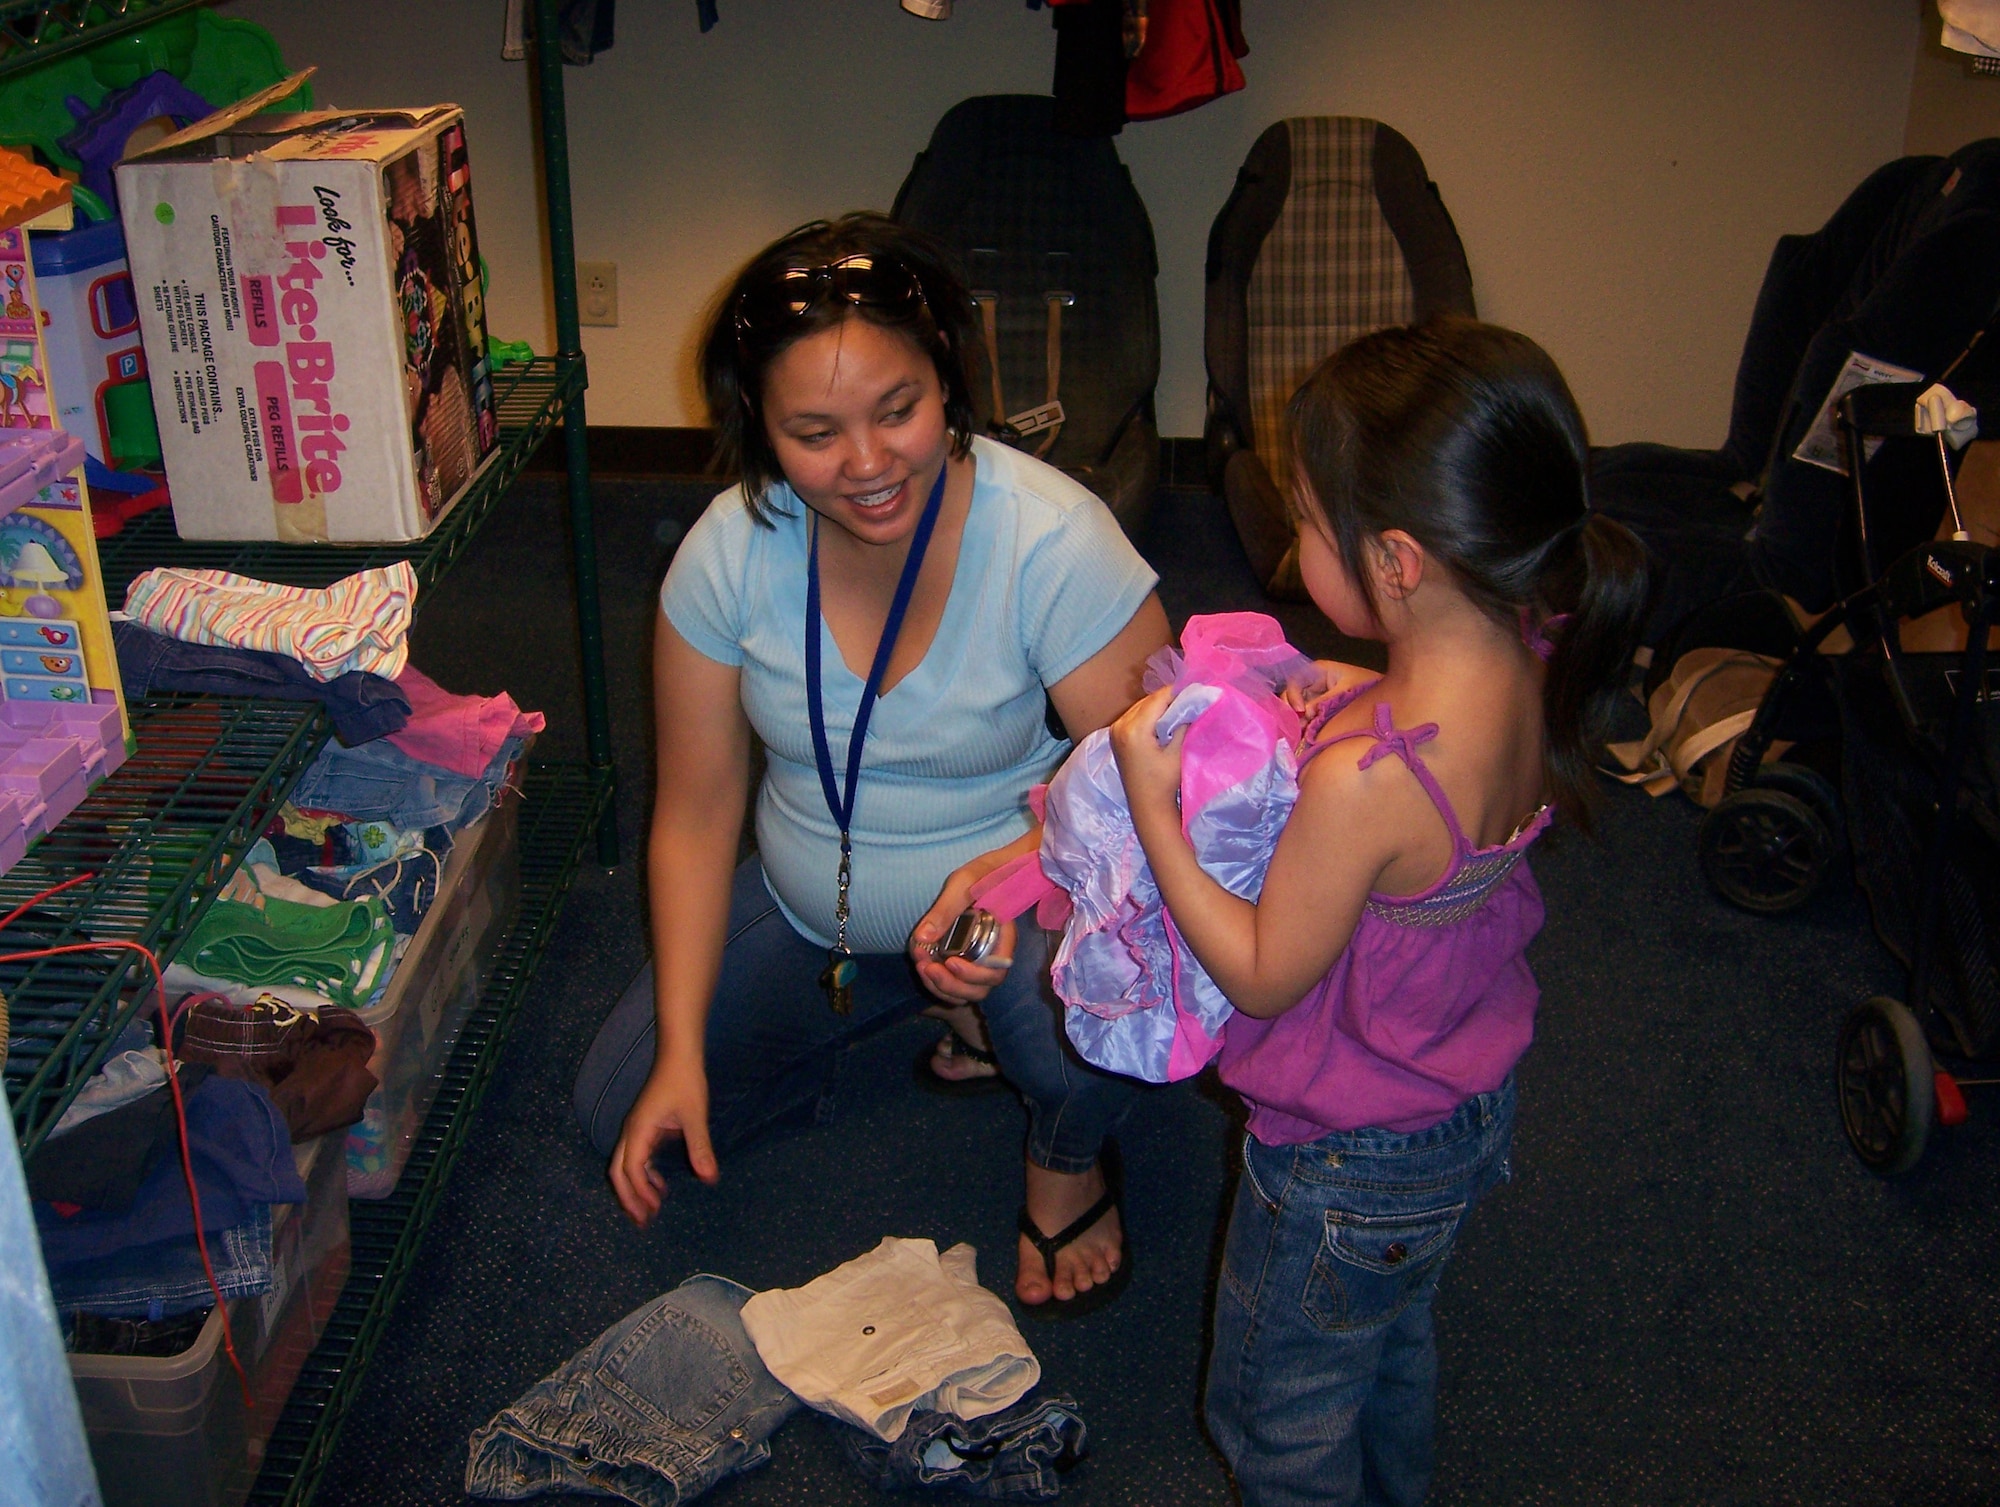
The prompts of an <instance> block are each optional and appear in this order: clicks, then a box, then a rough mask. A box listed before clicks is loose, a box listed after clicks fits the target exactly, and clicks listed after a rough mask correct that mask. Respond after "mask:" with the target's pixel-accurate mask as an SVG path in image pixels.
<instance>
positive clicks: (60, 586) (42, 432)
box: [0, 429, 131, 872]
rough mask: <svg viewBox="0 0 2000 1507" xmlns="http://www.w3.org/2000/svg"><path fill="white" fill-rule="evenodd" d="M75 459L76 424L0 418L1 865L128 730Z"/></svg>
mask: <svg viewBox="0 0 2000 1507" xmlns="http://www.w3.org/2000/svg"><path fill="white" fill-rule="evenodd" d="M82 465H83V441H82V440H80V439H78V438H77V437H76V436H75V435H73V434H65V433H63V432H62V431H61V430H49V429H0V872H5V871H6V870H7V869H8V868H11V867H12V866H13V865H14V863H15V862H16V861H17V860H18V859H19V858H20V856H21V854H22V853H23V852H24V851H25V850H26V848H27V845H28V844H29V843H30V842H32V841H34V840H35V839H36V838H38V837H40V836H41V835H42V834H43V833H45V832H47V831H48V829H49V828H50V827H53V826H54V825H55V824H56V823H57V822H59V821H61V820H62V818H63V817H65V816H67V815H69V813H70V812H71V811H73V810H75V809H76V805H77V803H78V802H79V801H81V800H82V799H83V797H84V793H85V792H86V791H87V790H88V789H89V788H90V787H91V786H92V785H94V784H96V783H97V781H98V780H100V779H102V778H103V777H104V776H105V775H107V774H109V773H111V771H112V770H114V769H116V768H117V767H118V766H119V765H120V764H122V763H124V762H125V755H126V751H127V748H128V746H129V740H130V737H131V728H130V726H129V725H128V723H127V722H126V719H125V693H124V689H123V686H122V684H121V682H120V680H119V677H118V656H117V653H116V651H115V650H114V649H113V648H112V644H111V619H110V616H109V614H108V613H107V612H106V611H105V605H104V577H103V573H102V571H101V570H100V569H99V567H98V563H97V539H96V536H95V535H94V534H93V533H92V532H91V527H90V508H89V505H88V501H87V497H88V494H87V493H86V492H85V491H84V489H83V484H82V482H81V481H80V480H79V478H78V476H77V472H78V471H79V470H80V469H81V467H82Z"/></svg>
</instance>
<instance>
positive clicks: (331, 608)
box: [125, 560, 417, 680]
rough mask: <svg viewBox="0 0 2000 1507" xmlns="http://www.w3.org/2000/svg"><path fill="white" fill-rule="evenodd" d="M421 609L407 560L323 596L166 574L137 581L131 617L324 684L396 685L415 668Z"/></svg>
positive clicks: (235, 579) (322, 591)
mask: <svg viewBox="0 0 2000 1507" xmlns="http://www.w3.org/2000/svg"><path fill="white" fill-rule="evenodd" d="M416 600H417V573H416V571H414V570H413V569H411V567H410V563H409V561H407V560H398V561H397V562H396V563H395V564H394V565H387V566H383V567H380V568H378V569H375V570H364V571H359V572H357V573H356V574H354V575H351V576H348V577H346V578H345V579H344V580H339V581H335V582H334V583H333V584H332V585H331V586H325V587H317V588H314V587H306V586H280V585H277V584H275V583H273V582H270V581H258V580H253V579H252V578H251V577H249V576H239V575H233V574H231V573H230V572H229V571H226V570H184V569H180V568H177V567H174V566H165V565H163V566H159V567H157V568H155V569H153V570H149V571H146V572H145V573H144V574H142V575H140V576H138V577H136V578H135V579H134V580H133V582H132V584H131V586H130V587H129V588H127V590H126V592H125V612H126V615H127V616H129V617H130V618H131V619H132V620H133V621H134V622H136V623H139V624H140V625H141V626H143V627H146V628H150V629H152V631H153V632H155V633H162V634H165V635H166V636H167V637H169V638H177V639H180V640H182V641H183V642H186V643H194V644H212V645H219V646H222V647H225V648H232V649H259V650H262V651H264V652H265V653H268V654H284V655H288V656H290V657H291V658H293V659H296V660H297V661H298V662H299V663H300V664H302V665H304V666H305V668H306V672H307V673H308V674H310V675H312V676H313V677H314V678H315V679H317V680H335V679H338V678H339V677H340V676H342V675H345V674H347V673H348V672H349V671H350V670H366V671H367V672H368V673H370V674H371V675H386V676H388V677H389V678H391V679H394V678H395V677H396V676H397V675H399V674H401V673H402V670H403V667H404V665H406V664H408V663H409V659H410V618H411V615H412V613H413V612H414V610H415V607H416Z"/></svg>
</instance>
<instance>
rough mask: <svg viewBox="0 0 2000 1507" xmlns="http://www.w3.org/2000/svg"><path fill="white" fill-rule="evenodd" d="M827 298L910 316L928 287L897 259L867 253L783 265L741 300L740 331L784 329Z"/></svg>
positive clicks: (757, 331) (737, 303)
mask: <svg viewBox="0 0 2000 1507" xmlns="http://www.w3.org/2000/svg"><path fill="white" fill-rule="evenodd" d="M828 298H835V299H838V300H840V301H841V302H842V303H845V304H851V305H853V306H854V307H855V308H859V309H886V310H894V311H897V312H910V311H914V310H916V309H919V308H921V307H922V306H923V302H924V289H923V284H921V283H920V282H918V281H917V275H916V273H914V272H912V271H911V270H910V269H909V268H908V267H905V266H904V265H903V264H902V263H901V262H899V261H897V260H896V259H895V258H894V257H889V256H876V255H874V254H872V253H870V252H866V251H862V252H856V253H855V254H853V255H852V256H843V257H841V258H839V259H838V260H837V261H831V262H827V263H824V264H823V265H821V266H818V267H783V268H780V269H779V270H778V271H777V272H775V273H773V274H772V275H770V276H769V277H767V278H765V279H763V280H762V281H761V282H757V283H753V284H751V285H750V286H749V287H747V288H745V289H744V290H743V291H742V293H740V294H739V295H738V296H737V299H736V330H737V333H738V334H767V333H769V332H771V331H773V330H777V329H781V328H782V327H784V326H785V325H787V324H789V323H791V321H793V320H794V319H798V318H801V317H803V316H804V315H805V314H806V312H807V311H808V310H810V309H811V308H812V307H813V306H814V305H815V304H818V303H821V302H823V301H824V300H826V299H828Z"/></svg>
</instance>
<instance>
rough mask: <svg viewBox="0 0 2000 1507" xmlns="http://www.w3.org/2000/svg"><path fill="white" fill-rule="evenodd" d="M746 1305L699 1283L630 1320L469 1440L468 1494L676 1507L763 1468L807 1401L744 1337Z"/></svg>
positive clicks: (735, 1288) (705, 1281)
mask: <svg viewBox="0 0 2000 1507" xmlns="http://www.w3.org/2000/svg"><path fill="white" fill-rule="evenodd" d="M749 1297H750V1289H749V1288H747V1287H743V1286H740V1285H738V1284H737V1283H735V1282H730V1281H727V1280H726V1279H724V1278H722V1277H711V1276H706V1275H702V1276H693V1277H689V1278H688V1279H687V1281H685V1282H683V1283H681V1285H680V1286H679V1287H676V1288H675V1289H674V1290H673V1291H672V1292H669V1293H666V1294H664V1295H662V1296H660V1297H658V1298H655V1299H653V1301H652V1302H650V1303H647V1304H645V1305H644V1306H643V1307H641V1308H637V1309H635V1310H633V1311H632V1312H631V1313H628V1314H626V1315H625V1317H624V1318H622V1319H620V1320H619V1321H618V1322H617V1323H615V1324H613V1325H612V1326H611V1327H610V1328H609V1329H607V1330H605V1331H604V1333H602V1334H600V1335H599V1336H598V1337H597V1338H596V1339H595V1340H593V1341H592V1342H591V1343H590V1344H588V1345H586V1346H585V1347H584V1348H583V1349H582V1350H580V1351H578V1352H577V1353H576V1354H575V1355H573V1356H571V1357H570V1358H569V1359H568V1360H566V1361H564V1362H563V1363H562V1365H560V1366H558V1367H557V1368H556V1369H555V1370H554V1371H553V1372H551V1373H550V1374H549V1375H548V1376H546V1377H544V1378H543V1379H542V1380H540V1381H538V1382H536V1383H535V1385H534V1386H532V1387H530V1388H529V1389H528V1390H527V1391H526V1392H524V1393H523V1394H522V1395H521V1396H520V1397H518V1398H516V1399H515V1400H514V1402H512V1403H511V1404H509V1405H508V1406H507V1407H505V1408H503V1409H502V1410H501V1411H500V1412H499V1413H498V1414H496V1415H495V1416H494V1418H493V1419H492V1420H491V1421H490V1422H488V1423H487V1424H486V1426H485V1427H483V1428H481V1429H479V1430H478V1431H477V1432H476V1433H474V1434H473V1436H472V1445H471V1451H470V1455H469V1457H468V1458H467V1460H466V1463H465V1493H466V1495H467V1496H473V1497H487V1498H498V1499H500V1500H502V1501H510V1502H512V1501H520V1500H521V1499H523V1498H525V1497H532V1496H538V1495H540V1494H541V1493H543V1492H548V1491H568V1492H584V1493H588V1494H590V1495H595V1496H610V1497H617V1498H619V1499H620V1500H622V1501H626V1502H631V1503H634V1504H635V1507H679V1504H680V1503H683V1502H691V1501H693V1500H694V1499H695V1498H696V1497H698V1496H700V1495H701V1494H702V1493H703V1492H704V1491H707V1490H708V1488H709V1487H711V1486H713V1485H715V1484H716V1482H718V1481H720V1480H722V1479H724V1478H725V1477H727V1476H733V1475H735V1474H737V1473H738V1472H739V1471H745V1470H751V1469H754V1468H755V1467H756V1466H759V1465H762V1464H763V1463H764V1462H765V1461H767V1460H769V1459H770V1458H771V1445H770V1442H769V1441H770V1438H771V1435H772V1434H774V1433H776V1432H777V1430H778V1426H779V1425H780V1424H782V1423H783V1422H784V1421H785V1420H786V1419H787V1418H789V1417H791V1416H792V1414H793V1413H795V1412H797V1411H798V1409H799V1402H798V1399H797V1398H795V1397H794V1396H792V1394H791V1393H790V1392H787V1391H786V1390H785V1389H784V1387H783V1386H782V1385H781V1384H780V1383H779V1382H778V1380H777V1378H775V1377H774V1376H772V1375H771V1373H770V1372H769V1371H768V1370H766V1369H765V1367H764V1363H763V1361H761V1360H759V1359H758V1358H757V1347H756V1346H754V1345H752V1344H751V1343H750V1336H749V1335H748V1334H746V1333H745V1332H744V1329H743V1320H742V1318H741V1317H740V1313H741V1310H742V1307H743V1304H744V1302H745V1300H747V1299H748V1298H749Z"/></svg>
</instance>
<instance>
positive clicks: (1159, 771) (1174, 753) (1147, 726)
mask: <svg viewBox="0 0 2000 1507" xmlns="http://www.w3.org/2000/svg"><path fill="white" fill-rule="evenodd" d="M1173 699H1174V693H1173V691H1172V689H1170V688H1167V687H1162V688H1161V689H1159V690H1157V691H1155V692H1153V693H1152V695H1150V696H1143V697H1141V698H1140V699H1139V700H1137V701H1135V702H1133V703H1132V705H1131V706H1130V707H1128V708H1127V709H1126V711H1125V714H1124V715H1123V716H1122V717H1120V718H1119V719H1118V720H1117V721H1116V722H1114V723H1112V724H1111V752H1112V754H1113V755H1114V756H1115V757H1116V758H1117V760H1118V778H1119V779H1120V780H1122V781H1123V782H1124V784H1125V803H1126V805H1127V806H1128V807H1130V809H1131V810H1132V811H1134V812H1135V813H1136V812H1138V811H1139V810H1140V809H1141V808H1147V809H1152V810H1158V809H1160V808H1162V807H1164V808H1166V809H1168V810H1172V809H1173V808H1174V804H1175V801H1176V799H1177V798H1178V796H1179V795H1180V788H1181V744H1182V742H1183V741H1184V739H1185V736H1186V733H1187V729H1186V728H1184V727H1181V728H1175V729H1174V734H1173V737H1172V738H1170V739H1169V740H1168V741H1167V743H1166V744H1165V745H1164V746H1162V745H1161V743H1160V736H1159V725H1160V718H1161V717H1163V716H1165V715H1166V711H1167V707H1168V706H1169V705H1171V704H1172V702H1173Z"/></svg>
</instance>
